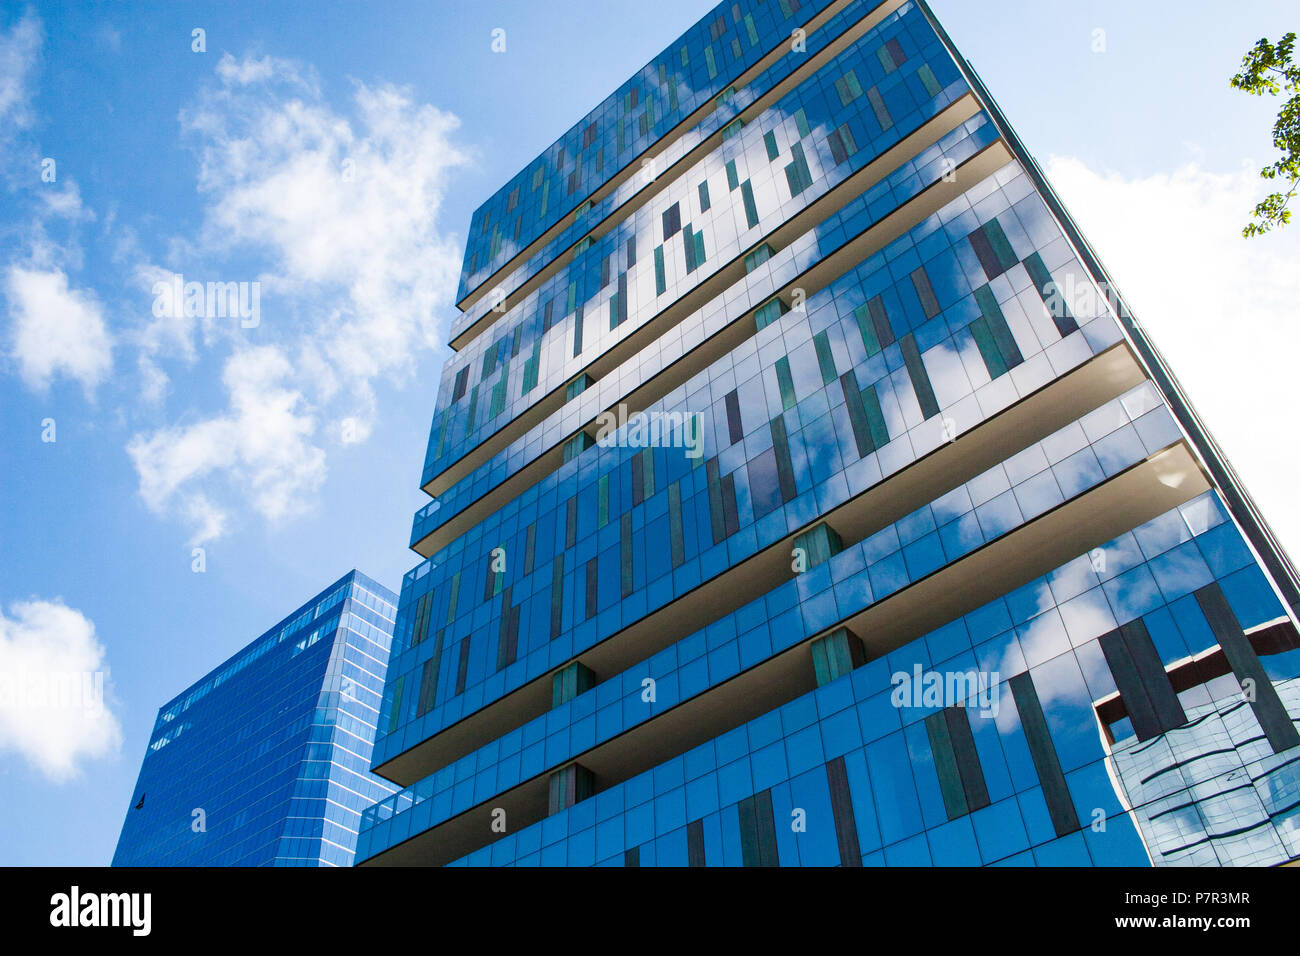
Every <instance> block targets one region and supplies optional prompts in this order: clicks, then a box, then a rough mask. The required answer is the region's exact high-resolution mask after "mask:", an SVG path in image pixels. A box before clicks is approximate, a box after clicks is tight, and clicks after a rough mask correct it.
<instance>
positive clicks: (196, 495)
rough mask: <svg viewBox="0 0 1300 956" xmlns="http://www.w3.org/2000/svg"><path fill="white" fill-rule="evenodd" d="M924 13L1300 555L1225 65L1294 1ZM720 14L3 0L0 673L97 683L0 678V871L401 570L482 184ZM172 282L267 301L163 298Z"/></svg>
mask: <svg viewBox="0 0 1300 956" xmlns="http://www.w3.org/2000/svg"><path fill="white" fill-rule="evenodd" d="M933 6H934V8H935V10H936V12H937V14H938V15H939V17H940V19H941V20H943V22H944V24H945V26H946V27H947V28H948V30H949V32H950V33H951V34H952V36H953V38H954V40H955V41H956V42H957V43H958V45H959V46H961V47H962V49H963V50H964V52H965V53H966V54H967V56H968V57H969V58H970V59H971V60H972V61H973V63H974V65H975V67H976V68H977V69H978V70H979V71H980V73H981V75H982V76H983V78H984V80H985V81H986V83H987V84H988V85H989V87H990V88H991V90H992V92H993V94H994V95H995V96H996V97H997V98H998V100H999V101H1000V103H1001V105H1002V106H1003V108H1004V109H1005V110H1006V112H1007V113H1008V115H1009V116H1010V118H1011V120H1012V122H1013V123H1014V124H1015V125H1016V127H1017V129H1018V131H1019V132H1020V134H1021V136H1022V138H1023V139H1024V140H1025V142H1026V144H1027V145H1028V146H1029V148H1030V149H1031V150H1032V151H1033V152H1034V153H1035V154H1036V155H1037V156H1038V158H1039V159H1040V161H1041V162H1042V163H1043V164H1044V166H1045V167H1046V169H1047V171H1048V174H1049V176H1050V177H1051V178H1052V179H1053V181H1054V182H1055V183H1056V184H1057V186H1058V189H1059V190H1060V191H1061V192H1062V194H1063V195H1064V197H1065V200H1066V202H1067V204H1068V205H1069V206H1070V207H1071V209H1072V210H1073V211H1074V213H1075V214H1076V217H1077V218H1078V219H1079V220H1080V221H1081V223H1082V225H1083V227H1084V229H1085V231H1086V232H1087V233H1088V234H1089V237H1090V239H1091V240H1092V241H1093V244H1094V245H1095V246H1096V247H1097V249H1098V251H1099V252H1100V254H1101V256H1102V258H1103V259H1104V260H1105V261H1106V263H1107V265H1108V266H1109V267H1110V268H1111V270H1112V272H1113V273H1114V275H1115V278H1116V280H1117V281H1118V283H1119V284H1120V286H1121V288H1123V290H1124V291H1125V293H1126V294H1127V295H1128V297H1129V298H1130V301H1131V304H1132V305H1133V307H1134V311H1135V312H1136V314H1137V316H1138V318H1139V320H1141V321H1143V322H1144V323H1145V324H1146V325H1147V326H1148V328H1149V329H1150V331H1151V332H1152V334H1153V336H1154V337H1155V339H1156V341H1157V342H1158V344H1159V345H1160V346H1161V347H1162V348H1163V350H1164V351H1165V352H1166V354H1167V356H1168V357H1169V359H1170V361H1171V363H1172V364H1173V366H1174V368H1175V370H1176V371H1177V372H1178V374H1179V376H1180V377H1181V379H1182V380H1183V382H1184V384H1185V385H1186V387H1187V389H1188V391H1189V392H1190V394H1191V396H1192V398H1193V400H1194V401H1195V402H1196V404H1197V405H1198V407H1199V408H1200V410H1201V411H1202V413H1203V414H1204V416H1205V418H1206V419H1207V421H1208V422H1209V424H1210V426H1211V428H1212V429H1213V430H1214V431H1215V433H1216V434H1217V435H1218V437H1219V438H1220V440H1221V442H1222V444H1223V445H1224V446H1225V448H1226V449H1227V451H1228V453H1229V455H1230V456H1231V457H1232V458H1233V460H1234V463H1235V464H1236V465H1237V467H1238V470H1239V471H1240V472H1241V474H1242V476H1243V478H1244V479H1245V481H1246V483H1247V485H1248V487H1250V488H1251V490H1252V491H1253V492H1254V493H1255V495H1256V497H1257V498H1258V500H1259V502H1260V504H1261V506H1262V507H1263V509H1264V511H1265V514H1266V515H1268V516H1269V517H1270V520H1272V522H1273V523H1274V525H1275V527H1276V529H1277V530H1278V532H1279V533H1280V536H1281V538H1282V540H1283V542H1284V544H1288V545H1289V546H1290V547H1291V548H1292V549H1293V550H1297V549H1300V509H1298V508H1297V507H1296V506H1295V505H1294V504H1293V503H1292V501H1291V498H1292V495H1291V494H1290V491H1291V484H1292V481H1291V476H1292V475H1293V474H1294V460H1295V453H1294V451H1293V449H1294V447H1295V443H1294V441H1293V440H1292V437H1291V436H1292V435H1293V433H1294V427H1293V425H1292V421H1291V419H1292V414H1293V413H1292V411H1291V408H1292V407H1293V404H1294V403H1293V400H1292V398H1291V396H1290V394H1289V390H1288V389H1287V385H1288V384H1289V379H1288V375H1289V373H1290V367H1291V365H1292V364H1293V363H1292V362H1291V361H1290V358H1289V355H1288V352H1289V350H1290V348H1292V347H1293V346H1294V343H1295V341H1296V331H1295V325H1296V321H1297V319H1298V318H1300V316H1298V315H1297V312H1298V311H1300V307H1298V306H1297V302H1300V270H1298V269H1297V268H1296V266H1295V263H1296V262H1300V226H1295V227H1292V229H1291V231H1290V232H1289V233H1283V234H1280V235H1277V236H1271V237H1268V238H1265V239H1263V240H1254V241H1253V242H1251V243H1247V242H1246V241H1245V240H1242V239H1241V238H1240V236H1239V233H1240V229H1241V227H1242V226H1243V225H1244V224H1245V222H1246V217H1247V214H1248V212H1249V210H1250V208H1251V207H1252V206H1253V204H1254V203H1255V202H1256V201H1257V200H1258V198H1261V197H1262V195H1263V194H1264V189H1263V184H1262V183H1261V182H1260V181H1259V180H1258V178H1257V175H1256V174H1257V171H1258V168H1259V167H1261V166H1263V165H1265V164H1266V163H1267V162H1270V161H1271V160H1272V158H1273V156H1274V154H1273V151H1272V149H1271V145H1270V136H1269V130H1270V128H1271V124H1272V118H1273V115H1274V114H1275V112H1276V107H1277V103H1276V102H1272V103H1270V102H1267V101H1261V100H1256V99H1253V98H1248V97H1246V96H1244V95H1243V94H1240V93H1236V92H1234V91H1231V90H1230V89H1228V86H1227V79H1228V77H1229V76H1230V75H1231V74H1232V73H1233V72H1234V71H1235V69H1236V67H1237V64H1238V63H1239V61H1240V58H1241V55H1242V54H1243V53H1244V52H1245V50H1246V49H1247V48H1248V47H1249V46H1250V45H1251V44H1252V43H1253V42H1254V41H1255V40H1257V39H1258V38H1259V37H1261V36H1264V35H1267V36H1269V37H1271V38H1274V39H1276V38H1277V37H1278V36H1280V35H1281V34H1282V33H1283V32H1285V31H1286V30H1288V29H1297V24H1298V23H1300V5H1296V4H1282V3H1277V2H1239V3H1237V4H1234V6H1233V10H1232V16H1231V18H1230V19H1225V18H1224V15H1223V7H1222V5H1220V4H1210V3H1207V2H1199V0H1198V2H1189V3H1181V4H1178V5H1177V7H1176V9H1177V16H1176V17H1171V15H1170V10H1172V9H1174V5H1172V4H1132V3H1122V2H1077V3H1042V2H1031V0H989V2H983V3H973V2H970V0H934V3H933ZM705 12H706V7H705V6H704V5H702V4H701V3H699V2H697V0H689V2H688V0H658V2H656V3H653V4H645V3H638V2H628V0H601V2H599V3H596V2H590V3H588V2H579V0H565V2H541V0H538V2H530V3H520V2H518V0H480V2H476V3H473V4H466V3H452V2H385V3H376V4H367V5H362V4H359V3H353V2H347V3H343V2H339V3H326V2H321V0H312V2H295V3H290V2H283V0H277V2H273V3H252V2H226V3H219V4H218V3H186V4H178V3H171V2H157V3H132V2H121V3H115V4H102V3H89V2H86V3H76V2H66V3H60V4H57V5H55V4H36V5H30V6H29V5H26V4H22V3H18V4H15V3H11V2H8V0H3V2H0V437H2V438H3V442H2V443H0V447H3V449H4V453H3V463H4V466H5V467H4V469H3V475H4V478H3V484H2V485H0V675H3V674H5V673H9V674H14V673H26V672H27V671H39V670H40V669H41V668H45V669H48V670H54V671H82V670H87V671H102V672H106V673H107V674H108V680H107V685H106V701H105V707H104V708H103V710H102V711H86V712H76V711H74V712H71V713H68V712H62V711H61V712H58V713H53V715H51V714H52V712H42V711H40V710H34V709H33V708H31V707H23V706H21V702H17V703H16V702H15V700H16V698H15V697H14V695H10V699H8V700H7V701H6V702H5V703H4V704H3V705H0V802H2V803H3V805H4V806H5V808H6V812H5V813H4V814H0V863H5V864H47V863H48V864H55V863H59V864H104V863H107V861H108V860H109V858H110V857H111V855H112V850H113V847H114V845H115V843H116V840H117V835H118V832H119V829H120V826H121V820H122V815H123V813H124V812H125V810H126V807H127V804H128V799H129V797H130V795H131V789H132V786H133V784H134V781H135V776H136V773H137V771H138V769H139V762H140V759H141V757H142V754H143V750H144V747H145V744H146V742H147V739H148V735H149V731H150V728H151V726H152V722H153V719H154V715H155V713H156V710H157V708H158V706H159V705H160V704H161V703H163V702H164V701H166V700H167V699H169V698H170V697H172V696H173V695H174V694H175V693H177V692H178V691H179V690H181V689H182V688H184V687H185V686H186V685H188V684H190V683H191V682H193V681H194V680H195V679H197V678H198V677H200V676H201V675H202V674H204V673H206V672H207V671H208V670H210V669H211V668H212V667H213V666H214V665H216V664H217V663H219V662H220V661H221V660H223V659H224V658H225V657H226V656H228V655H229V654H230V653H232V652H233V651H235V650H236V649H238V648H239V647H241V646H243V645H244V644H246V643H248V642H249V641H250V640H251V639H252V638H253V637H255V636H256V635H258V634H260V633H261V632H262V631H263V630H265V629H266V628H268V627H269V626H271V625H272V624H274V623H275V622H276V621H277V620H278V619H279V618H280V617H282V616H283V615H284V614H286V613H287V612H288V611H290V610H292V609H293V608H294V607H296V606H297V605H298V604H300V603H301V602H302V601H304V600H306V599H307V598H308V597H310V596H311V595H313V594H315V593H316V592H317V591H319V590H320V589H321V588H322V587H323V586H325V585H326V584H327V583H329V582H330V581H332V580H334V579H335V578H337V577H338V576H340V575H341V574H343V573H344V572H345V571H346V570H348V569H349V568H351V567H353V566H355V567H358V568H360V569H361V570H363V571H364V572H366V573H367V574H370V575H371V576H373V577H375V578H377V579H378V580H380V581H383V582H385V583H386V584H388V585H389V586H390V587H392V588H394V589H396V588H397V587H398V586H399V584H400V581H401V575H402V574H403V572H405V571H406V570H407V569H409V568H410V567H411V566H412V565H413V564H414V560H415V556H414V555H413V553H412V552H410V551H408V550H407V549H406V548H405V543H406V540H407V536H408V534H409V531H410V521H411V514H412V512H413V511H415V510H416V509H417V508H418V507H419V506H420V505H422V504H423V503H424V501H426V500H427V499H426V498H425V497H424V496H423V495H422V494H421V493H420V491H419V490H418V487H417V486H418V482H419V474H420V467H421V464H422V462H423V455H424V445H425V441H426V438H427V434H428V428H429V423H430V420H431V416H432V412H433V407H432V403H433V399H434V394H435V392H436V386H437V377H438V372H439V369H440V367H441V364H442V362H443V360H444V359H445V357H446V354H447V352H446V349H445V346H443V345H442V344H441V343H442V342H444V341H445V337H446V331H447V328H448V325H449V322H450V319H451V317H452V315H453V314H454V312H455V307H454V305H453V304H452V301H451V300H452V296H453V294H454V290H455V279H456V275H457V273H458V270H459V266H460V253H461V244H462V242H463V237H464V233H465V230H466V228H467V226H468V224H469V219H470V215H471V213H472V212H473V209H474V207H475V206H476V205H477V204H478V203H480V202H481V201H483V200H484V199H486V198H487V197H488V196H489V195H490V194H491V192H492V191H493V190H494V189H495V188H496V187H497V186H498V185H499V184H500V183H502V182H504V181H505V180H506V179H507V178H508V177H509V176H510V175H512V174H513V173H515V172H516V171H517V170H518V169H519V168H520V167H522V166H523V165H524V164H525V163H527V162H528V161H529V160H530V159H531V158H533V157H534V156H535V155H536V154H537V153H538V152H540V151H541V150H542V149H543V148H544V147H546V146H547V145H549V143H550V142H552V141H553V140H554V139H555V138H556V137H557V136H558V135H559V133H561V132H562V131H563V130H564V129H566V128H567V127H568V126H569V125H571V124H572V123H573V122H574V121H576V120H577V119H578V118H579V117H581V116H582V115H583V114H584V113H585V112H586V111H587V110H589V109H590V108H591V107H592V106H594V105H595V104H596V102H597V101H598V100H599V99H600V98H601V97H602V96H603V95H604V94H605V93H607V92H608V91H609V90H612V89H613V88H614V87H616V86H617V85H618V84H619V83H620V82H622V80H624V79H625V78H626V77H627V76H628V75H629V74H630V73H631V72H633V71H634V70H635V69H636V68H638V67H640V66H641V65H642V64H644V63H645V62H646V61H647V60H649V59H650V58H651V57H652V56H653V55H654V54H655V53H656V52H658V51H659V50H660V49H662V48H663V47H664V46H666V45H667V44H668V43H669V42H670V41H671V40H673V39H674V38H675V37H676V36H677V35H679V34H680V33H681V31H682V30H683V29H685V27H687V26H688V25H689V24H690V23H692V22H693V21H694V20H696V19H698V18H699V17H700V16H702V15H703V14H704V13H705ZM497 27H500V28H503V29H505V30H506V50H505V52H504V53H493V52H492V50H491V32H492V30H493V29H494V28H497ZM195 28H202V29H203V30H204V31H205V43H206V51H205V52H202V53H197V52H193V51H192V49H191V46H192V31H193V30H194V29H195ZM1098 30H1101V31H1104V33H1102V34H1098V33H1097V32H1096V31H1098ZM46 159H52V160H53V161H54V165H53V170H54V179H53V181H52V182H46V181H43V180H42V169H43V161H44V160H46ZM344 160H352V167H351V168H352V169H353V170H354V177H353V179H352V180H350V181H346V182H345V181H343V180H342V178H341V177H340V175H339V171H340V168H341V165H342V162H343V161H344ZM44 168H47V169H48V168H49V167H48V164H45V167H44ZM173 273H182V274H184V275H185V277H186V279H187V280H191V279H192V280H198V281H220V282H242V281H248V282H253V281H256V282H258V283H259V288H260V290H261V295H260V300H259V306H260V311H259V316H258V318H259V322H258V324H257V325H256V327H253V328H244V327H242V326H241V323H240V322H239V321H238V320H237V319H230V318H216V319H210V320H197V319H195V320H188V321H187V320H184V319H178V318H172V317H170V316H162V317H158V316H155V315H154V308H153V306H154V298H155V296H154V294H153V283H154V281H156V280H157V279H158V278H159V277H161V276H167V275H170V274H173ZM1251 336H1264V337H1266V338H1268V339H1269V340H1270V341H1271V342H1272V343H1274V347H1272V348H1268V349H1263V350H1260V349H1258V348H1255V349H1252V348H1251V347H1250V344H1249V341H1248V339H1249V338H1250V337H1251ZM1278 346H1280V347H1278ZM51 419H52V420H53V437H54V438H55V440H54V441H52V442H51V441H43V440H42V438H43V435H44V437H50V426H49V424H48V423H47V420H51ZM195 547H202V548H203V549H204V563H205V570H204V571H203V572H202V573H195V571H194V570H193V565H194V560H195V559H194V556H193V549H194V548H195Z"/></svg>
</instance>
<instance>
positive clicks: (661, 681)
mask: <svg viewBox="0 0 1300 956" xmlns="http://www.w3.org/2000/svg"><path fill="white" fill-rule="evenodd" d="M459 304H460V307H461V309H462V310H463V313H464V314H463V315H462V316H460V317H459V318H458V320H457V321H456V322H455V324H454V325H453V328H452V336H451V344H452V347H453V348H454V349H455V350H456V351H455V355H454V356H453V357H452V358H451V360H450V361H449V362H448V363H447V365H446V368H445V370H444V372H443V376H442V381H441V385H440V388H439V393H438V403H437V411H436V412H435V414H434V418H433V427H432V430H431V432H430V436H429V446H428V454H427V457H426V461H425V467H424V473H423V476H422V487H423V488H424V490H425V491H426V492H427V493H428V494H429V495H430V496H431V497H433V500H432V501H431V502H430V503H429V504H428V505H427V506H426V507H425V508H423V509H422V510H420V511H419V512H418V513H417V514H416V516H415V522H414V529H413V532H412V536H411V545H412V547H413V548H414V549H415V550H416V551H417V552H418V553H419V554H420V555H422V556H423V557H424V559H425V560H424V561H423V562H422V563H420V564H419V565H418V566H417V567H415V568H414V569H413V570H412V571H411V572H410V573H409V574H408V575H407V576H406V578H405V580H404V581H403V584H402V593H401V599H400V601H399V605H398V614H397V624H396V630H395V638H394V644H393V656H392V662H391V666H390V668H389V671H388V678H387V683H386V685H385V690H384V700H383V705H382V708H381V711H380V718H379V735H378V738H377V741H376V744H375V757H374V766H375V770H376V772H377V773H379V774H381V775H383V776H385V777H387V778H388V779H391V780H393V781H395V782H396V783H398V784H400V785H402V787H403V788H404V789H402V790H401V791H400V792H398V793H395V794H393V795H392V796H390V797H387V798H385V799H384V800H382V801H381V802H380V803H378V804H377V805H376V806H375V807H373V808H371V809H369V810H367V811H366V812H365V814H364V815H363V820H362V830H361V834H360V838H359V841H358V850H357V857H358V861H359V862H363V863H365V864H369V865H384V864H431V865H439V864H452V863H459V864H469V865H488V864H492V865H499V864H521V865H528V864H542V865H588V864H599V865H614V866H620V865H627V866H637V865H641V866H645V865H660V866H662V865H709V866H713V865H746V866H750V865H757V866H764V865H777V864H779V865H800V864H803V865H844V866H862V865H894V864H963V865H965V864H970V865H981V864H998V863H1010V864H1074V865H1090V864H1136V865H1149V864H1157V865H1163V864H1166V863H1219V864H1229V863H1279V862H1284V861H1287V860H1290V859H1293V858H1295V857H1297V856H1300V832H1298V830H1297V826H1298V823H1300V809H1298V808H1300V735H1298V734H1297V730H1296V718H1297V717H1300V712H1298V710H1297V698H1296V691H1295V686H1296V685H1295V683H1294V679H1295V678H1296V676H1297V672H1298V671H1300V649H1298V644H1297V639H1296V633H1297V632H1296V628H1295V626H1294V621H1295V611H1296V609H1297V607H1300V590H1298V589H1297V579H1296V575H1295V572H1294V570H1293V569H1292V567H1291V565H1290V563H1289V561H1288V559H1287V558H1286V556H1285V554H1284V553H1283V552H1282V551H1281V549H1280V548H1279V547H1278V545H1277V543H1276V542H1275V541H1274V540H1273V538H1272V535H1271V534H1270V532H1269V530H1268V528H1267V526H1266V524H1265V523H1264V522H1263V520H1262V519H1261V518H1260V516H1259V515H1258V514H1257V513H1256V511H1255V509H1254V507H1253V506H1252V504H1251V502H1250V499H1249V498H1248V497H1247V495H1246V493H1245V492H1244V491H1243V490H1242V488H1241V487H1240V485H1239V483H1238V482H1237V480H1236V479H1235V477H1234V475H1233V473H1232V471H1231V469H1230V468H1229V466H1228V464H1227V463H1226V462H1225V461H1224V459H1223V458H1222V456H1221V455H1220V453H1219V451H1218V449H1217V447H1216V446H1215V445H1214V443H1213V441H1212V439H1211V438H1210V437H1209V435H1208V434H1207V433H1206V431H1205V429H1204V428H1203V427H1202V425H1201V423H1200V421H1199V419H1198V418H1197V417H1196V414H1195V412H1194V411H1193V410H1192V408H1191V406H1190V405H1189V404H1188V402H1187V400H1186V398H1185V397H1184V396H1183V394H1182V391H1181V389H1180V387H1179V386H1178V384H1177V382H1176V381H1175V379H1174V378H1173V376H1172V374H1171V373H1170V372H1169V370H1168V369H1167V368H1166V366H1165V364H1164V362H1163V361H1162V360H1161V358H1160V356H1159V354H1158V353H1157V352H1156V350H1155V348H1154V347H1153V345H1152V344H1151V343H1150V341H1149V340H1148V338H1147V337H1146V336H1145V334H1144V333H1143V332H1142V330H1141V328H1140V327H1139V326H1138V325H1137V323H1136V322H1135V321H1134V319H1133V318H1132V316H1131V315H1130V314H1129V313H1128V310H1127V309H1126V307H1125V305H1124V302H1123V299H1122V298H1121V297H1120V296H1119V294H1118V293H1117V292H1116V291H1115V290H1114V287H1113V285H1112V284H1111V283H1110V282H1109V279H1108V277H1107V275H1106V273H1105V271H1104V270H1103V268H1102V266H1101V264H1100V262H1099V261H1098V259H1097V258H1096V256H1095V255H1094V254H1093V252H1092V250H1091V248H1090V247H1089V246H1088V244H1087V243H1086V241H1085V240H1084V238H1083V237H1082V236H1081V235H1080V233H1079V231H1078V230H1077V228H1076V227H1075V225H1074V223H1073V222H1072V221H1071V219H1070V217H1069V215H1068V213H1067V212H1066V210H1065V209H1064V208H1063V207H1062V206H1061V204H1060V202H1059V201H1058V200H1057V198H1056V197H1055V195H1054V194H1053V193H1052V191H1051V189H1050V187H1049V185H1048V184H1047V183H1046V181H1045V180H1044V178H1043V176H1042V174H1041V172H1040V171H1039V169H1038V167H1037V166H1036V164H1035V163H1034V162H1033V160H1032V158H1031V157H1030V156H1029V155H1028V154H1027V153H1026V151H1025V150H1024V149H1023V147H1022V145H1021V143H1020V142H1019V140H1018V139H1017V138H1016V136H1015V134H1014V132H1013V131H1012V129H1011V128H1010V126H1009V125H1008V124H1007V122H1006V120H1005V118H1004V117H1003V116H1002V114H1001V113H1000V112H999V111H998V109H997V107H996V105H995V104H994V102H993V101H992V99H991V98H990V96H989V94H988V93H987V91H986V90H985V89H984V88H983V86H982V84H981V83H980V81H979V78H978V77H977V76H976V74H975V73H974V72H973V71H972V70H971V69H970V67H969V66H968V65H967V64H966V63H965V61H964V60H963V59H962V58H961V56H960V55H959V54H958V53H957V51H956V50H955V49H954V47H953V45H952V44H951V42H950V41H949V39H948V37H947V36H946V35H945V34H944V32H943V31H942V29H941V28H940V27H939V25H938V23H937V22H936V21H935V19H934V17H933V15H932V14H931V12H930V11H929V9H928V8H927V7H926V6H925V4H923V3H920V2H915V0H885V2H880V0H738V2H724V3H721V4H719V5H718V6H717V7H715V8H714V9H713V10H712V11H711V12H710V13H709V14H708V15H707V16H706V17H705V18H704V19H702V20H701V21H700V22H699V23H697V24H695V25H694V26H693V27H691V28H690V29H689V30H688V31H687V32H686V33H685V34H683V35H682V36H681V38H680V39H678V40H677V41H675V42H674V43H673V44H671V45H670V46H669V47H668V49H666V50H664V51H663V52H662V53H661V54H660V55H658V56H657V57H655V58H654V60H653V61H652V62H651V63H649V64H648V65H647V66H645V67H644V68H643V69H641V70H639V71H638V72H637V73H636V74H635V75H634V76H633V77H632V78H631V79H630V80H628V81H627V82H626V83H625V84H624V85H623V86H622V87H620V88H619V89H618V90H617V91H616V92H615V93H613V94H612V95H611V96H609V97H608V98H607V99H605V100H604V101H603V102H602V103H600V105H599V106H597V107H596V108H595V109H594V110H592V112H591V113H589V114H588V115H587V116H586V117H584V118H583V119H582V120H581V122H579V123H578V124H577V125H575V126H574V127H573V128H572V129H570V130H569V131H568V132H567V133H565V134H564V135H563V136H562V137H561V138H560V139H559V140H557V141H556V142H555V143H554V145H552V146H551V147H550V148H549V149H547V150H546V151H545V152H544V153H543V154H542V155H541V156H539V157H538V158H537V159H536V160H534V161H533V162H531V163H529V164H528V165H527V166H526V167H525V168H524V169H523V170H521V171H520V172H519V174H518V175H516V176H515V177H514V178H513V179H511V180H510V181H509V182H508V183H506V184H505V185H504V186H503V187H502V188H501V189H500V190H499V191H498V192H497V193H496V194H495V195H494V196H492V197H491V198H490V199H488V201H487V202H486V203H484V204H483V206H482V207H481V208H480V209H479V210H478V211H477V212H476V213H475V215H474V217H473V221H472V224H471V228H470V234H469V240H468V245H467V248H466V256H465V266H464V272H463V275H462V281H461V285H460V290H459Z"/></svg>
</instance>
